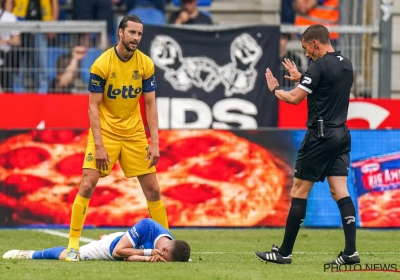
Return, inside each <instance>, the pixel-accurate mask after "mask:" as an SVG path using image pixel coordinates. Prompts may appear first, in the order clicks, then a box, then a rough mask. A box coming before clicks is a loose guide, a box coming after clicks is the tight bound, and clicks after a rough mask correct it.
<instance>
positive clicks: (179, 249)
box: [171, 240, 190, 262]
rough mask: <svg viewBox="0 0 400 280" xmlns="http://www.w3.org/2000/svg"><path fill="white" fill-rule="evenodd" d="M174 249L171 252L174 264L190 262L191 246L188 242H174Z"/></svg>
mask: <svg viewBox="0 0 400 280" xmlns="http://www.w3.org/2000/svg"><path fill="white" fill-rule="evenodd" d="M173 242H174V247H173V249H172V251H171V256H172V261H173V262H188V261H189V258H190V246H189V244H188V243H187V242H186V241H183V240H174V241H173Z"/></svg>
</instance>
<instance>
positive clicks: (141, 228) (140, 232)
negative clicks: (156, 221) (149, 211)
mask: <svg viewBox="0 0 400 280" xmlns="http://www.w3.org/2000/svg"><path fill="white" fill-rule="evenodd" d="M148 228H149V223H148V221H147V220H146V219H143V220H141V221H139V222H137V223H136V224H135V225H134V226H133V227H131V228H130V229H129V230H128V231H127V232H126V235H127V236H128V238H129V241H131V243H132V247H135V245H136V244H140V242H141V241H142V240H143V239H144V236H145V235H146V233H147V232H148Z"/></svg>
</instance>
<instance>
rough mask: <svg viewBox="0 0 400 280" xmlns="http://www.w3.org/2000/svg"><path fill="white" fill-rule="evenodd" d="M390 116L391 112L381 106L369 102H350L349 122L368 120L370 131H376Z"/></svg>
mask: <svg viewBox="0 0 400 280" xmlns="http://www.w3.org/2000/svg"><path fill="white" fill-rule="evenodd" d="M389 115H390V112H389V111H388V110H386V109H385V108H383V107H381V106H379V105H375V104H372V103H369V102H362V101H355V102H350V105H349V112H348V116H347V120H352V119H361V120H366V121H367V122H368V124H369V128H370V129H376V128H378V127H379V125H381V124H382V123H383V122H384V121H385V120H386V119H387V117H388V116H389Z"/></svg>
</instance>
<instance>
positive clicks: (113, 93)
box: [107, 84, 142, 99]
mask: <svg viewBox="0 0 400 280" xmlns="http://www.w3.org/2000/svg"><path fill="white" fill-rule="evenodd" d="M141 92H142V88H141V87H137V88H134V87H133V86H132V85H130V86H129V87H127V86H122V88H117V87H116V88H114V86H113V85H112V84H110V85H108V89H107V97H108V98H110V99H117V96H118V95H121V96H122V98H123V99H127V98H136V97H137V96H138V95H139V94H140V93H141Z"/></svg>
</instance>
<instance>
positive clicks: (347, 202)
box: [337, 196, 356, 256]
mask: <svg viewBox="0 0 400 280" xmlns="http://www.w3.org/2000/svg"><path fill="white" fill-rule="evenodd" d="M337 204H338V207H339V210H340V215H341V216H342V224H343V231H344V238H345V241H346V245H345V247H344V251H343V253H344V254H345V255H347V256H351V255H353V254H354V252H355V251H356V209H355V208H354V204H353V201H352V200H351V197H350V196H347V197H343V198H341V199H339V200H338V201H337Z"/></svg>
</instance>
